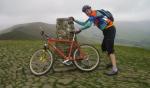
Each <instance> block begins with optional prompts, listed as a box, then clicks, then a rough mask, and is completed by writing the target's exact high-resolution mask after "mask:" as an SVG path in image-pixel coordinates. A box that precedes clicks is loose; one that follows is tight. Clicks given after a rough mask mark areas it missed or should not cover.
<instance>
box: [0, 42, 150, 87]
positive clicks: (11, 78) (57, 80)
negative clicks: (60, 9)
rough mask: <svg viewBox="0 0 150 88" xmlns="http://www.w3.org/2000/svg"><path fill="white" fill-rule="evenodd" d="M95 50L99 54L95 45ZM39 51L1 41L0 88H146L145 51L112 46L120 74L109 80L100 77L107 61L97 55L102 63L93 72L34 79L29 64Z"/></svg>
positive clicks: (149, 81) (148, 60)
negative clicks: (33, 55) (114, 49)
mask: <svg viewBox="0 0 150 88" xmlns="http://www.w3.org/2000/svg"><path fill="white" fill-rule="evenodd" d="M95 46H96V47H97V48H98V49H99V50H100V46H99V45H95ZM40 48H42V42H41V41H26V40H24V41H10V40H8V41H6V40H5V41H2V40H1V41H0V88H22V87H25V88H30V87H34V88H150V74H149V73H150V68H149V66H150V51H149V50H145V49H141V48H135V47H125V46H115V48H116V55H117V61H118V62H117V63H118V66H119V71H120V72H119V74H118V75H117V76H113V77H108V76H105V75H104V74H103V73H104V72H105V71H107V70H106V69H105V62H106V61H107V58H106V57H105V56H104V54H102V53H101V52H100V55H101V61H102V62H101V63H100V65H99V67H98V68H97V69H96V70H95V71H92V72H88V73H86V72H80V71H78V70H77V69H74V70H61V71H56V72H54V73H52V72H49V73H48V74H46V75H44V76H40V77H38V76H34V75H33V74H32V73H31V72H30V70H29V60H30V58H31V56H32V54H33V53H34V52H35V51H36V50H38V49H40ZM56 62H57V61H56ZM56 65H62V64H61V63H59V64H56ZM56 65H55V66H56ZM62 66H63V65H62ZM63 68H68V67H66V66H63ZM54 69H58V68H54Z"/></svg>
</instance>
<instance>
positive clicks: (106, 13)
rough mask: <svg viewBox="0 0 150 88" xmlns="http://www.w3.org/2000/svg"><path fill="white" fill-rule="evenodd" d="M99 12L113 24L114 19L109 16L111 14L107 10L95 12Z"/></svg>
mask: <svg viewBox="0 0 150 88" xmlns="http://www.w3.org/2000/svg"><path fill="white" fill-rule="evenodd" d="M97 11H99V12H100V13H101V14H103V15H104V16H106V17H107V18H108V19H110V20H111V21H112V22H114V17H113V15H112V14H111V12H109V11H107V10H104V9H101V10H97Z"/></svg>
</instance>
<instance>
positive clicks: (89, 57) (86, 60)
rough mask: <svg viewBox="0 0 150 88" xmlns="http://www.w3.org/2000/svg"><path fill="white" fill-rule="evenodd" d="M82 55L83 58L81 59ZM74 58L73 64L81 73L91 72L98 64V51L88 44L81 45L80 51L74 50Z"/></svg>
mask: <svg viewBox="0 0 150 88" xmlns="http://www.w3.org/2000/svg"><path fill="white" fill-rule="evenodd" d="M82 54H84V57H81V55H82ZM74 58H75V60H74V64H75V65H76V66H77V68H79V69H80V70H82V71H92V70H94V69H95V68H96V67H97V66H98V65H99V62H100V58H99V53H98V50H97V49H96V48H95V47H93V46H91V45H88V44H84V45H81V46H80V49H76V50H75V52H74ZM77 58H82V59H77Z"/></svg>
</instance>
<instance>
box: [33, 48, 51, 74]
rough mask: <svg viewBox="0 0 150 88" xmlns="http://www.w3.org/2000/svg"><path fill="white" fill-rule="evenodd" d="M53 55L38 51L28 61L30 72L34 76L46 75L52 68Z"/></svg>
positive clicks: (46, 51)
mask: <svg viewBox="0 0 150 88" xmlns="http://www.w3.org/2000/svg"><path fill="white" fill-rule="evenodd" d="M52 64H53V55H52V53H51V51H49V50H44V49H40V50H38V51H36V52H35V53H34V54H33V56H32V57H31V59H30V70H31V72H32V73H33V74H34V75H43V74H46V73H47V72H48V71H49V70H50V69H51V67H52Z"/></svg>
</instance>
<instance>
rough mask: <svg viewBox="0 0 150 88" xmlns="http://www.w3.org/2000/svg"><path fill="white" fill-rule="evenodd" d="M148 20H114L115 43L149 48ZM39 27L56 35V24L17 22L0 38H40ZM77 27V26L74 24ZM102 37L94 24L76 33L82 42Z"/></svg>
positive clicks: (95, 40)
mask: <svg viewBox="0 0 150 88" xmlns="http://www.w3.org/2000/svg"><path fill="white" fill-rule="evenodd" d="M149 23H150V21H145V22H116V23H115V25H116V29H117V34H116V40H115V43H117V44H123V45H131V46H139V47H146V48H150V29H149V28H150V25H149ZM40 27H42V28H43V30H45V31H46V32H47V33H48V34H49V35H50V36H52V37H56V25H55V24H47V23H43V22H34V23H25V24H18V25H15V26H13V27H10V28H8V29H5V30H4V31H3V32H1V33H0V40H6V39H9V40H14V39H15V40H16V39H17V40H18V39H19V40H22V39H27V40H28V39H29V40H31V39H41V36H40V31H41V29H40ZM76 27H77V28H78V27H79V26H78V25H76ZM102 39H103V34H102V32H101V30H99V29H98V28H96V27H95V26H93V27H91V28H90V29H87V30H84V32H81V33H80V34H79V35H78V40H79V41H80V42H83V43H100V42H101V41H102Z"/></svg>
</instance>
